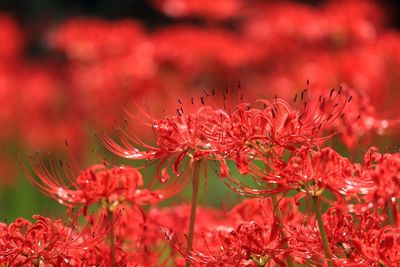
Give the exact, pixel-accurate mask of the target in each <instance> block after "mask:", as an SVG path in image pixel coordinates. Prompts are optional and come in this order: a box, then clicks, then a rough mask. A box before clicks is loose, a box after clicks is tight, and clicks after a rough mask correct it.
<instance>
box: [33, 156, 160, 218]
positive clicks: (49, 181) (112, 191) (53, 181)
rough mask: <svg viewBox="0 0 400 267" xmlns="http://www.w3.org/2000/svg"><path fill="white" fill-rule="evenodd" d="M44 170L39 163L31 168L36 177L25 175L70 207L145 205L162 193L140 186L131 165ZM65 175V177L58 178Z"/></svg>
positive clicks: (137, 175)
mask: <svg viewBox="0 0 400 267" xmlns="http://www.w3.org/2000/svg"><path fill="white" fill-rule="evenodd" d="M50 164H51V167H50V168H49V169H48V168H46V166H45V165H44V163H43V162H40V163H38V164H37V166H35V167H34V170H35V173H36V176H37V177H36V178H35V177H34V176H29V178H30V180H31V181H32V183H33V184H34V185H35V186H36V187H37V188H39V190H40V191H41V192H43V193H45V194H47V195H49V196H50V197H52V198H54V199H56V200H57V201H58V202H59V203H60V204H62V205H65V206H67V207H68V208H70V209H72V208H74V207H76V206H83V213H84V214H86V210H87V208H88V206H90V205H92V204H95V203H98V204H100V205H101V206H102V207H104V208H107V209H108V210H110V211H113V210H114V209H115V208H116V207H117V206H118V205H119V204H120V203H122V202H124V201H127V202H129V203H131V204H133V205H138V206H140V205H146V204H149V203H155V202H158V201H160V200H161V199H163V197H164V196H163V195H162V194H161V193H160V194H158V193H157V192H151V191H149V190H147V189H144V188H142V186H143V180H142V175H141V173H140V172H139V171H138V170H137V169H135V168H133V167H124V166H121V167H112V168H111V169H107V168H106V166H104V165H93V166H91V167H90V168H88V169H86V170H84V171H80V172H78V171H75V170H74V169H73V168H72V167H71V166H70V165H66V166H64V164H62V165H63V172H64V173H63V174H60V173H57V172H56V171H55V166H54V165H55V164H54V163H53V162H52V163H50ZM62 175H65V178H62Z"/></svg>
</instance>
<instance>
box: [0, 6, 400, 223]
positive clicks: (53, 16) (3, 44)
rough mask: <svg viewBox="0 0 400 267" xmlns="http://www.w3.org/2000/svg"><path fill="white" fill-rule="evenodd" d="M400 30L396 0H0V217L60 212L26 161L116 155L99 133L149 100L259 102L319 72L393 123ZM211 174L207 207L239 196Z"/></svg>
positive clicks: (162, 104) (157, 104) (289, 91)
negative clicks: (215, 95) (33, 180)
mask: <svg viewBox="0 0 400 267" xmlns="http://www.w3.org/2000/svg"><path fill="white" fill-rule="evenodd" d="M399 27H400V2H399V1H395V0H393V1H377V0H376V1H373V0H371V1H368V0H365V1H363V0H331V1H278V0H275V1H273V0H263V1H261V0H259V1H257V0H201V1H199V0H148V1H144V0H143V1H139V0H118V1H95V0H87V1H72V0H70V1H67V0H64V1H60V0H58V1H51V0H43V1H34V0H13V1H11V0H8V1H1V3H0V125H1V128H0V147H1V149H0V220H1V221H6V220H7V221H11V220H14V219H15V218H17V217H19V216H23V217H26V218H30V217H31V215H32V214H36V213H40V214H42V215H50V214H63V212H62V211H61V210H60V206H59V205H57V204H56V203H54V202H53V201H52V200H51V199H49V198H47V197H45V196H42V195H41V194H40V193H38V192H37V190H36V189H35V188H33V187H32V186H31V185H30V184H29V182H28V181H27V179H26V175H27V174H26V173H25V171H24V167H23V166H24V165H25V164H26V158H27V157H29V156H27V155H30V154H35V153H37V151H39V150H40V151H41V153H42V154H44V155H46V154H47V153H48V152H51V154H52V156H53V157H54V158H73V159H74V160H75V161H76V162H78V164H79V165H80V166H82V168H84V167H85V166H88V164H89V163H93V162H99V161H101V160H102V157H107V158H108V160H111V161H112V160H115V161H116V160H117V159H112V156H111V155H109V154H108V153H107V152H106V151H105V149H103V147H102V145H101V144H99V141H98V140H97V138H96V136H95V133H96V132H99V131H101V130H104V129H110V128H111V127H112V126H113V125H115V123H116V122H117V123H118V122H120V121H124V120H125V117H127V113H126V112H125V111H124V110H130V111H131V112H135V109H137V107H138V106H141V107H144V108H145V109H146V110H148V112H149V113H151V114H152V115H154V116H155V117H156V116H162V115H163V114H166V113H169V112H175V108H176V107H177V105H178V99H179V101H191V100H190V99H191V97H193V98H194V101H200V100H199V97H198V96H199V95H200V93H201V92H203V91H204V90H208V92H211V91H212V90H216V91H217V92H221V91H224V90H225V88H230V90H233V91H234V90H237V89H238V87H240V90H241V91H243V95H244V98H245V100H249V101H251V100H255V99H258V98H269V97H274V96H275V95H278V96H279V97H283V98H286V99H291V98H292V97H293V95H294V94H296V93H298V92H299V91H301V90H302V89H303V88H304V87H305V86H306V81H307V80H309V81H310V87H311V88H313V89H314V90H330V88H332V87H337V86H338V85H339V84H341V83H346V84H347V85H349V86H350V87H351V88H353V89H354V90H355V92H357V95H358V96H359V98H360V99H362V100H365V102H366V104H365V107H366V108H367V109H368V112H367V113H371V114H372V113H373V114H374V115H376V116H378V117H381V118H386V117H388V118H391V119H393V121H396V120H397V119H398V117H399V116H398V114H399V113H400V112H399V111H400V108H399V105H398V99H399V96H400V32H399ZM239 82H240V86H239ZM129 118H130V119H132V118H131V117H129V116H128V119H129ZM378 128H379V127H378ZM380 130H382V129H381V128H379V129H377V136H376V140H378V142H377V144H379V145H380V146H382V147H384V148H385V149H387V150H397V149H398V147H397V144H398V141H397V138H396V133H391V134H389V135H388V136H387V137H385V138H384V139H382V138H381V139H379V135H380V134H382V133H381V132H379V131H380ZM134 131H135V132H136V134H138V135H142V136H144V138H146V136H148V133H147V132H146V131H144V130H143V131H142V129H140V127H136V128H135V129H134ZM65 140H67V142H68V146H66V144H65V143H66V142H65ZM354 140H355V141H354ZM354 140H347V142H357V136H355V138H354ZM354 147H355V146H354ZM357 149H358V148H357ZM21 161H22V163H20V162H21ZM210 175H212V174H210ZM209 180H210V183H211V185H210V184H209V186H208V190H207V193H206V194H203V197H202V198H203V199H202V200H201V202H202V203H203V204H206V205H214V206H221V205H222V206H224V205H225V206H229V205H231V204H232V203H233V202H235V201H237V199H236V198H237V197H236V198H235V197H233V196H231V195H229V194H230V193H229V192H228V189H225V187H224V186H223V184H222V183H221V182H219V181H218V179H209ZM228 195H229V197H228ZM186 198H187V194H186V193H183V194H182V196H179V197H178V198H177V199H176V200H175V201H183V200H185V199H186Z"/></svg>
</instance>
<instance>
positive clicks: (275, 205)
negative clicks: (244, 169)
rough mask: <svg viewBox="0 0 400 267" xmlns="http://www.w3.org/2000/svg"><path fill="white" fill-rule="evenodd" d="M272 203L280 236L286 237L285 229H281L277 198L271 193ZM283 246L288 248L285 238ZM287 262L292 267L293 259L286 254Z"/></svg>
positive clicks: (281, 221) (280, 214) (280, 213)
mask: <svg viewBox="0 0 400 267" xmlns="http://www.w3.org/2000/svg"><path fill="white" fill-rule="evenodd" d="M272 204H273V206H274V212H275V214H276V216H278V218H279V228H280V229H281V238H282V239H286V234H285V231H284V230H283V217H282V212H281V209H280V208H279V206H278V199H277V197H276V195H272ZM284 248H285V249H288V248H289V244H288V241H287V240H286V242H285V244H284ZM287 264H288V267H293V260H292V257H290V255H288V256H287Z"/></svg>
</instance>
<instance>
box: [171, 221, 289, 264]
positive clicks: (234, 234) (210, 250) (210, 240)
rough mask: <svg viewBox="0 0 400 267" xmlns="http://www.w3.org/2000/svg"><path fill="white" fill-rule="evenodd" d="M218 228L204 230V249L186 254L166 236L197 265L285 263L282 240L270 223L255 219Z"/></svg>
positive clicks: (285, 253)
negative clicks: (266, 223) (256, 221)
mask: <svg viewBox="0 0 400 267" xmlns="http://www.w3.org/2000/svg"><path fill="white" fill-rule="evenodd" d="M217 229H219V230H214V231H212V232H210V231H209V232H205V233H204V239H203V240H204V242H205V244H204V245H203V249H202V250H201V251H200V250H196V249H195V250H193V251H191V252H189V253H186V252H185V251H184V250H183V249H182V248H181V246H180V245H179V244H177V243H176V242H175V241H174V240H172V239H171V238H172V237H171V235H167V238H168V239H169V240H170V242H171V244H172V245H173V246H174V248H175V249H177V250H178V251H179V252H180V253H181V254H183V255H184V256H185V257H187V258H189V259H190V260H191V261H192V262H193V263H194V264H195V265H196V266H274V264H278V265H279V266H286V264H285V262H284V258H285V256H287V255H288V253H289V251H288V250H286V249H285V248H284V243H285V242H286V240H281V239H280V238H279V235H276V234H275V233H274V228H273V227H271V226H269V225H258V224H257V223H255V222H249V223H242V224H240V225H239V226H237V228H236V229H235V230H233V229H234V228H232V227H222V226H220V227H218V228H217Z"/></svg>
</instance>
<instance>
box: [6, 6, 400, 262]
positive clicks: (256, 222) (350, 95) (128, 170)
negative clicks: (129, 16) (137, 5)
mask: <svg viewBox="0 0 400 267" xmlns="http://www.w3.org/2000/svg"><path fill="white" fill-rule="evenodd" d="M149 4H150V5H152V6H153V7H154V9H155V10H158V11H159V12H163V13H164V14H165V16H166V17H169V19H170V25H168V26H165V27H163V28H162V29H161V28H157V27H154V29H152V30H149V29H147V28H146V27H145V26H144V24H142V23H141V22H138V21H132V20H114V21H103V20H101V19H89V18H79V19H78V18H75V19H71V20H68V21H65V22H61V23H60V24H59V25H57V27H52V28H51V29H48V30H45V32H46V38H45V39H44V40H43V42H44V43H45V44H46V45H47V46H48V49H49V50H50V51H53V52H55V51H57V52H58V53H61V54H63V55H64V56H65V58H64V59H63V60H64V61H63V64H61V65H62V67H60V66H59V65H60V64H59V63H58V62H57V61H56V62H52V61H51V60H50V61H51V62H50V63H49V62H46V64H45V65H46V67H44V66H41V64H42V63H43V62H40V63H39V64H36V63H35V62H34V63H33V64H32V63H30V64H28V63H27V62H25V61H24V59H23V44H24V42H23V38H22V34H21V33H20V30H19V28H18V26H17V25H16V24H15V23H14V21H13V20H12V19H11V18H9V17H7V16H0V22H3V24H4V25H5V26H4V28H3V27H2V28H1V29H0V40H1V39H5V40H9V42H4V44H0V59H2V61H0V84H2V85H4V86H0V88H1V89H0V102H4V105H3V106H2V109H1V111H0V121H1V122H2V126H3V128H4V130H3V131H0V138H1V140H0V142H2V140H8V139H9V138H13V137H14V136H21V140H20V141H21V145H28V144H29V145H30V146H36V145H39V146H42V147H44V148H48V147H47V144H49V143H52V142H54V143H62V142H58V141H59V139H61V138H62V139H64V138H65V136H66V135H67V137H73V138H72V139H73V140H74V142H73V143H74V144H73V145H72V146H70V145H69V144H68V142H67V141H66V142H65V144H66V145H67V146H68V148H69V149H70V150H71V151H70V152H71V153H70V156H72V158H73V160H72V161H71V162H68V161H64V160H60V161H55V160H54V159H53V157H50V156H49V158H48V159H42V158H39V157H30V158H29V160H28V162H27V163H24V164H23V165H24V168H25V173H26V175H27V177H28V180H29V181H30V183H31V184H32V185H33V186H34V187H35V188H36V189H38V190H39V191H40V192H41V193H43V194H45V195H47V196H48V197H50V198H52V199H54V200H55V201H56V202H58V203H59V204H60V205H61V206H64V207H65V208H66V215H65V217H64V219H63V220H62V219H54V218H51V217H44V216H42V215H34V216H33V221H29V220H27V219H24V218H18V219H16V220H15V221H13V222H11V223H6V222H4V223H3V222H1V223H0V265H2V266H3V265H5V266H185V267H189V266H250V267H266V266H284V267H286V266H287V267H294V266H329V267H332V266H377V267H378V266H379V267H388V266H399V265H400V252H399V251H400V228H399V227H400V226H399V223H398V222H399V219H400V217H399V214H398V210H399V202H400V201H399V198H400V153H398V152H394V153H391V152H390V151H389V149H386V150H385V151H384V150H382V149H381V150H380V149H378V148H377V147H370V148H369V149H366V152H365V150H363V149H364V146H366V145H367V144H368V142H369V141H370V142H372V141H376V140H378V135H385V134H387V133H390V132H391V131H392V132H393V133H396V129H397V128H398V120H397V119H398V118H397V117H395V116H396V115H395V116H391V114H392V113H393V114H397V113H396V108H397V106H396V107H394V109H393V110H390V109H389V110H388V109H386V110H385V112H378V111H380V110H381V107H382V106H381V102H385V101H383V100H386V98H388V96H386V94H387V93H388V92H389V93H393V94H388V95H389V96H390V98H394V96H396V93H398V92H395V90H394V89H392V88H393V84H396V83H398V77H400V76H399V75H398V73H397V70H396V66H399V64H400V60H399V59H400V58H399V57H398V55H399V54H400V53H391V52H393V51H398V50H399V47H400V46H399V44H400V38H399V37H398V34H397V32H395V31H393V32H389V30H388V29H387V28H386V24H385V16H383V11H382V10H381V9H379V8H378V7H379V6H378V3H375V2H372V1H367V0H365V1H364V0H363V1H345V2H344V1H341V2H340V3H339V4H338V3H336V2H334V1H326V2H324V3H321V4H320V5H318V6H314V7H311V6H308V5H305V4H299V3H292V2H287V3H283V2H263V1H242V0H226V1H206V4H204V3H203V4H202V5H199V4H198V3H197V2H196V1H194V0H165V1H159V0H151V1H149ZM339 11H340V12H339ZM299 20H301V21H302V23H304V25H305V27H303V28H301V29H298V26H297V25H298V23H299ZM175 22H180V23H179V24H176V23H175ZM3 24H2V25H3ZM122 38H124V41H123V42H121V39H122ZM182 48H185V49H182ZM39 61H40V60H39ZM3 62H5V63H3ZM43 65H44V64H43ZM49 66H50V67H49ZM58 67H60V68H58ZM242 76H243V77H244V78H243V80H244V83H237V85H236V84H235V85H233V83H232V82H228V83H227V84H226V86H225V87H224V86H223V84H224V81H225V80H226V77H242ZM306 76H307V77H306ZM17 79H18V81H20V82H16V81H17ZM308 79H311V82H310V81H309V80H308ZM300 81H301V82H300ZM341 81H347V82H348V84H349V85H346V84H341ZM15 84H17V85H18V88H19V89H20V90H11V89H10V88H12V86H14V85H15ZM332 84H335V85H337V84H338V85H337V86H335V87H334V88H332V89H326V88H328V87H327V86H328V85H329V86H330V85H332ZM11 85H12V86H11ZM243 85H244V86H243ZM265 85H267V86H265ZM304 85H305V86H304ZM121 87H127V89H126V90H120V89H121ZM199 87H201V88H202V89H203V94H202V95H201V96H198V94H197V93H194V92H190V91H188V90H187V88H193V90H194V91H195V90H196V89H198V88H199ZM264 87H268V88H270V89H269V90H270V91H268V90H264V89H265V88H264ZM204 88H206V89H204ZM216 88H224V89H222V90H220V89H216ZM275 88H277V89H279V90H278V91H274V90H275ZM299 88H302V89H299ZM261 89H262V90H261ZM378 89H379V90H378ZM154 96H157V97H154ZM278 96H279V97H278ZM140 97H148V98H149V100H148V101H146V104H142V103H141V101H139V100H137V99H139V98H140ZM132 98H134V99H135V101H132V102H133V103H131V101H130V99H132ZM175 98H178V99H175ZM247 98H249V99H251V100H249V101H248V100H247ZM172 99H175V100H177V101H178V104H174V102H173V101H171V100H172ZM54 100H56V101H54ZM152 101H155V103H154V102H152ZM116 103H117V104H116ZM386 103H387V102H386ZM389 103H390V102H389ZM117 106H118V107H117ZM119 106H123V107H122V108H119ZM18 107H24V112H19V111H21V110H19V109H18ZM157 107H164V108H160V110H157ZM123 114H124V115H123ZM123 116H125V117H126V118H123V119H121V118H122V117H123ZM61 119H62V120H61ZM91 120H93V121H95V122H96V126H97V129H99V130H98V131H97V134H96V137H98V139H100V140H99V141H100V143H101V144H102V145H103V146H104V147H105V148H106V149H108V150H109V151H110V152H111V153H112V154H114V155H116V156H117V157H119V158H118V159H116V158H111V159H109V157H112V156H114V155H109V154H107V155H106V156H105V157H104V158H102V163H96V164H92V165H89V166H87V167H86V168H82V167H80V166H81V163H80V162H81V160H80V157H79V155H80V152H82V151H81V150H84V149H82V148H85V147H87V146H85V144H86V142H87V141H89V139H88V138H86V137H85V135H84V133H83V132H84V131H86V130H87V129H86V128H85V125H86V123H87V122H88V121H91ZM15 122H18V123H19V124H18V125H17V126H18V127H15V125H14V124H15ZM12 125H14V126H12ZM33 126H35V127H36V128H35V127H33ZM110 127H112V129H111V130H110V129H109V128H110ZM50 129H51V130H50ZM19 133H21V134H19ZM377 144H378V146H379V145H380V144H379V142H377ZM381 151H384V152H381ZM349 153H350V155H351V156H348V155H347V154H349ZM362 153H364V155H359V154H362ZM1 156H2V155H1V153H0V159H1ZM120 158H122V159H120ZM119 160H122V161H123V162H124V163H123V164H120V162H119ZM1 162H3V161H0V168H1ZM131 163H132V164H131ZM217 183H219V187H216V184H217ZM212 187H216V188H212ZM202 189H204V190H202ZM209 189H213V190H221V191H222V190H226V192H228V193H227V197H226V199H217V200H215V199H214V200H215V201H218V202H221V207H220V208H215V207H207V205H201V204H203V202H205V201H204V199H209V198H210V197H209V196H210V193H209V191H208V190H209ZM188 193H189V194H188ZM228 196H229V197H228ZM230 196H232V199H231V198H230ZM212 197H214V198H215V196H212ZM187 199H190V200H191V203H182V202H186V201H187ZM239 200H241V201H239ZM214 204H215V203H214Z"/></svg>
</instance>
